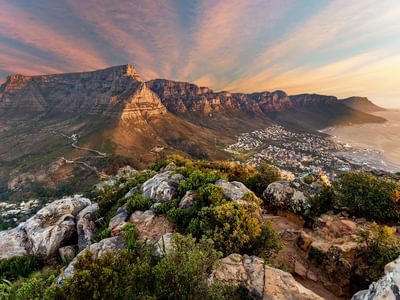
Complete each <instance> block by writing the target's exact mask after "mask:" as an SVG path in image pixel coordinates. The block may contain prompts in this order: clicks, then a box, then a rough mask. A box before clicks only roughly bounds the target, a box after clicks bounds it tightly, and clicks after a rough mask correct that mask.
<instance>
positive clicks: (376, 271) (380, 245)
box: [364, 223, 400, 281]
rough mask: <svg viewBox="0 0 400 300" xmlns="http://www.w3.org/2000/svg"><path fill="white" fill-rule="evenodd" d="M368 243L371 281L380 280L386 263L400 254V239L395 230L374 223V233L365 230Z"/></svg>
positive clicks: (368, 263) (367, 250) (367, 257)
mask: <svg viewBox="0 0 400 300" xmlns="http://www.w3.org/2000/svg"><path fill="white" fill-rule="evenodd" d="M364 238H365V241H366V244H367V248H366V251H365V258H366V261H367V265H368V267H369V270H368V274H369V275H370V279H371V281H373V280H378V279H379V278H380V277H381V276H382V274H383V269H384V267H385V265H386V264H388V263H389V262H391V261H393V260H395V259H397V258H398V257H399V256H400V240H399V239H398V238H397V237H395V236H394V235H393V230H392V229H391V228H390V227H387V226H378V225H377V224H376V223H373V224H372V234H369V232H364Z"/></svg>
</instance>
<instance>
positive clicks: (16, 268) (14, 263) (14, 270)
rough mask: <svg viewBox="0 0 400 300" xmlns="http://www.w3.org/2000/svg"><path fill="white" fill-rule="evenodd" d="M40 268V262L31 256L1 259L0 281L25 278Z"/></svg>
mask: <svg viewBox="0 0 400 300" xmlns="http://www.w3.org/2000/svg"><path fill="white" fill-rule="evenodd" d="M40 267H41V262H40V260H39V259H38V258H36V257H35V256H32V255H25V256H15V257H12V258H10V259H2V260H0V279H8V280H15V279H17V278H18V277H27V276H28V275H29V274H30V273H32V272H33V271H36V270H38V269H39V268H40Z"/></svg>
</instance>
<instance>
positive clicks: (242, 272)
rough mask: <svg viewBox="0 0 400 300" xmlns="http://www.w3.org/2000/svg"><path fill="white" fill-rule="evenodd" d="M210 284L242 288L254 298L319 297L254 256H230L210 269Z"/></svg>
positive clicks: (291, 277) (287, 274)
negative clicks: (223, 284) (219, 283)
mask: <svg viewBox="0 0 400 300" xmlns="http://www.w3.org/2000/svg"><path fill="white" fill-rule="evenodd" d="M209 281H210V282H214V281H220V282H223V283H226V284H229V285H233V286H242V287H245V288H246V289H247V290H249V292H251V293H252V294H253V295H254V296H255V297H256V298H257V299H265V300H267V299H268V300H269V299H273V300H275V299H276V300H281V299H282V300H284V299H299V300H300V299H301V300H303V299H309V300H311V299H318V300H320V299H321V300H322V298H321V297H320V296H318V295H317V294H315V293H314V292H312V291H310V290H308V289H306V288H305V287H303V286H302V285H301V284H299V283H298V282H297V281H296V280H295V279H294V278H293V276H292V275H291V274H289V273H287V272H284V271H282V270H279V269H275V268H272V267H269V266H267V265H265V264H264V260H262V259H261V258H258V257H256V256H247V255H244V256H242V255H240V254H231V255H229V256H227V257H225V258H223V259H222V260H220V261H219V262H218V263H217V264H216V265H215V266H214V268H213V271H212V273H211V275H210V277H209Z"/></svg>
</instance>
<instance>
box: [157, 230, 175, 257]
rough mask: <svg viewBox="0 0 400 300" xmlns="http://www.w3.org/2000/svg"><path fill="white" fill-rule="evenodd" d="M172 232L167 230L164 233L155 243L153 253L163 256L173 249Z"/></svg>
mask: <svg viewBox="0 0 400 300" xmlns="http://www.w3.org/2000/svg"><path fill="white" fill-rule="evenodd" d="M173 236H174V233H171V232H168V233H166V234H164V235H163V236H162V237H160V239H159V240H158V241H157V243H156V244H155V248H156V249H155V254H156V255H157V256H164V255H166V254H168V253H171V252H172V251H173V250H174V245H173V241H172V238H173Z"/></svg>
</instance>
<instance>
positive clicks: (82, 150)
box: [0, 65, 384, 200]
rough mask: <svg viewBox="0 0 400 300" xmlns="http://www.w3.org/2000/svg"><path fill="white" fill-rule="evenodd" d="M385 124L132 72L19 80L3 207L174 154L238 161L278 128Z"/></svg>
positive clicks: (6, 108)
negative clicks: (233, 154)
mask: <svg viewBox="0 0 400 300" xmlns="http://www.w3.org/2000/svg"><path fill="white" fill-rule="evenodd" d="M382 121H384V120H383V119H381V118H378V117H375V116H372V115H369V114H366V113H362V112H359V111H356V110H354V109H352V108H349V107H348V106H346V105H343V104H342V103H341V101H338V99H337V98H336V97H333V96H321V95H314V94H309V95H308V94H307V95H298V96H289V95H287V94H286V93H285V92H283V91H275V92H261V93H251V94H243V93H229V92H224V91H222V92H214V91H212V90H211V89H209V88H206V87H199V86H197V85H194V84H190V83H185V82H176V81H171V80H164V79H156V80H151V81H148V82H143V81H142V80H141V78H140V76H139V75H138V74H137V72H136V70H135V69H134V67H133V66H131V65H122V66H115V67H110V68H107V69H104V70H98V71H92V72H81V73H67V74H56V75H42V76H23V75H12V76H9V77H8V78H7V80H6V82H5V83H4V84H3V85H1V86H0V139H1V140H2V143H1V144H0V164H1V168H0V198H1V199H9V197H10V196H12V199H15V200H18V199H23V198H24V197H25V196H27V194H26V192H27V191H28V192H29V193H32V191H35V192H34V193H33V194H36V195H38V194H39V195H54V194H60V193H62V191H63V190H82V189H85V188H86V187H89V186H90V185H91V184H92V183H94V182H95V180H97V178H98V177H99V176H102V174H103V173H104V172H106V173H108V172H112V171H113V170H114V169H115V168H117V167H118V166H120V165H123V164H126V163H130V164H133V165H135V166H136V167H138V168H143V167H146V166H147V165H148V164H149V163H150V162H152V161H154V160H155V159H157V158H159V157H163V156H165V155H168V154H171V153H186V154H189V155H190V156H192V157H195V158H206V159H223V158H229V154H228V153H227V152H225V151H223V149H224V148H225V146H226V145H228V144H230V143H232V142H233V141H234V138H235V136H236V135H237V134H239V133H243V132H249V131H252V130H256V129H260V128H265V127H267V126H270V125H272V124H275V123H277V122H278V123H280V124H281V125H283V126H290V127H292V128H294V129H295V130H306V131H314V130H315V129H320V128H323V127H326V126H330V125H333V124H339V123H343V122H345V123H346V124H347V123H351V122H353V123H358V122H382ZM61 183H62V184H61ZM49 189H50V190H49Z"/></svg>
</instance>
